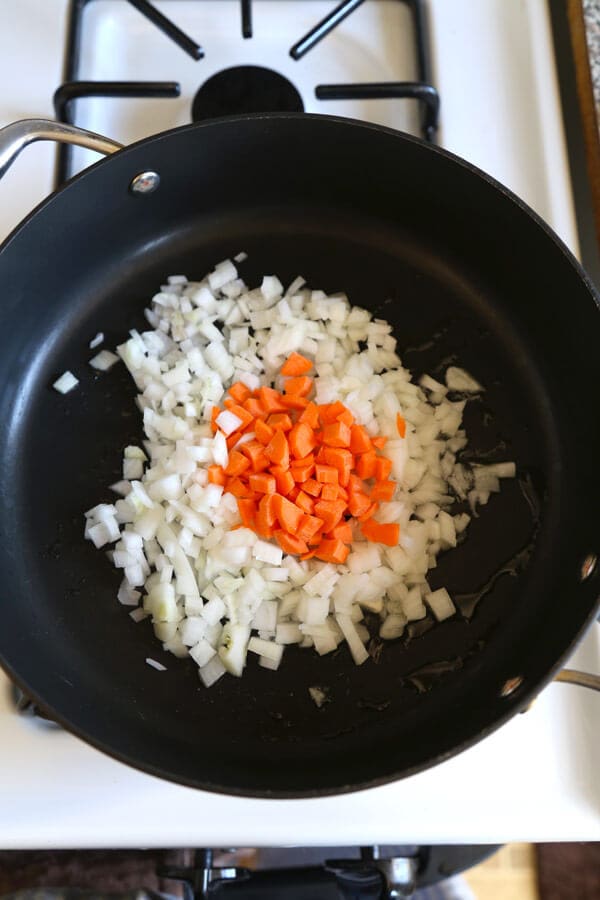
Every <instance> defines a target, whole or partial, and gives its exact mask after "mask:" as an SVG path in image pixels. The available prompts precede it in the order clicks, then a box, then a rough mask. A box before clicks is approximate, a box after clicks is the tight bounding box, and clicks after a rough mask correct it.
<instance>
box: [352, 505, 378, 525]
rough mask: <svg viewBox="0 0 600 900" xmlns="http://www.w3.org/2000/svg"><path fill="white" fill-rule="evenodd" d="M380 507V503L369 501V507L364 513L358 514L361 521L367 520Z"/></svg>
mask: <svg viewBox="0 0 600 900" xmlns="http://www.w3.org/2000/svg"><path fill="white" fill-rule="evenodd" d="M378 509H379V503H373V502H371V503H369V506H368V507H367V509H365V511H364V513H361V514H360V516H356V518H357V519H358V521H359V522H365V521H366V520H367V519H371V518H372V517H373V516H374V515H375V513H376V512H377V510H378Z"/></svg>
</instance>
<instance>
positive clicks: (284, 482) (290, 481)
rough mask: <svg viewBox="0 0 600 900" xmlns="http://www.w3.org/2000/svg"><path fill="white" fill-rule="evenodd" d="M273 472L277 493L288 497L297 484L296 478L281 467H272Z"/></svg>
mask: <svg viewBox="0 0 600 900" xmlns="http://www.w3.org/2000/svg"><path fill="white" fill-rule="evenodd" d="M271 472H272V474H273V475H274V476H275V481H276V483H277V493H278V494H283V495H284V497H285V496H287V495H288V494H289V492H290V491H291V490H292V489H293V487H294V485H295V484H296V482H295V481H294V476H293V475H292V473H291V472H290V470H289V469H282V468H281V467H280V466H271Z"/></svg>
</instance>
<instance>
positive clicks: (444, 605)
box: [425, 588, 456, 622]
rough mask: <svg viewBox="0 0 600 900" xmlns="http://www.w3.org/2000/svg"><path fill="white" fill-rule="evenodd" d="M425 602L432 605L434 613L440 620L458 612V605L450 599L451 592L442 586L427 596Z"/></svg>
mask: <svg viewBox="0 0 600 900" xmlns="http://www.w3.org/2000/svg"><path fill="white" fill-rule="evenodd" d="M425 602H426V603H427V605H428V606H429V607H430V609H431V611H432V613H433V614H434V616H435V617H436V619H437V620H438V622H443V621H444V619H448V618H450V616H453V615H454V613H455V612H456V607H455V605H454V603H453V602H452V600H451V599H450V594H449V593H448V591H447V590H446V588H440V589H439V590H437V591H433V592H432V593H431V594H427V595H426V596H425Z"/></svg>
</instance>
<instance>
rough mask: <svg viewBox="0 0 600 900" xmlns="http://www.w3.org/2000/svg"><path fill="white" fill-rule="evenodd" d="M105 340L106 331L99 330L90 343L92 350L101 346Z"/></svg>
mask: <svg viewBox="0 0 600 900" xmlns="http://www.w3.org/2000/svg"><path fill="white" fill-rule="evenodd" d="M103 341H104V333H103V332H102V331H99V332H98V334H97V335H96V336H95V337H93V338H92V340H91V341H90V343H89V344H88V346H89V348H90V350H95V349H96V347H99V346H100V344H101V343H102V342H103Z"/></svg>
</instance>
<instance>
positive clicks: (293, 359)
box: [279, 351, 313, 375]
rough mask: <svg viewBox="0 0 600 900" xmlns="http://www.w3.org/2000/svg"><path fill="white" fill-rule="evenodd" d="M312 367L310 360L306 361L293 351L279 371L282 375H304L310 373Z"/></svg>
mask: <svg viewBox="0 0 600 900" xmlns="http://www.w3.org/2000/svg"><path fill="white" fill-rule="evenodd" d="M312 367H313V364H312V363H311V361H310V359H307V358H306V357H305V356H301V355H300V353H296V352H295V351H294V352H293V353H292V354H291V355H290V356H288V358H287V359H286V361H285V362H284V364H283V365H282V367H281V369H280V370H279V371H280V372H281V374H282V375H306V373H307V372H310V370H311V369H312Z"/></svg>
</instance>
